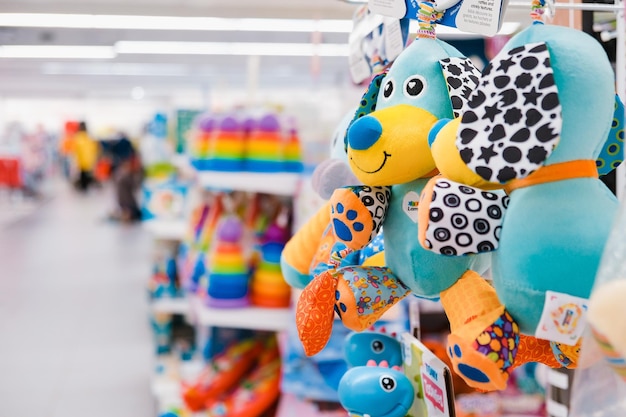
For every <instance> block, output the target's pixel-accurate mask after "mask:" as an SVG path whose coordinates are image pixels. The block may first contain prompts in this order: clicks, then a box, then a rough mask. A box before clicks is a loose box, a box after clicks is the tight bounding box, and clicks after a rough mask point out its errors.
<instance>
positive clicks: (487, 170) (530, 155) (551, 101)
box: [456, 43, 562, 184]
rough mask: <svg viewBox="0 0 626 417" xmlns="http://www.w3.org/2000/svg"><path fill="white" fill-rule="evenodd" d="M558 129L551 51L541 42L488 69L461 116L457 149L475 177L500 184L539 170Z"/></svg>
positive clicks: (504, 55) (559, 118)
mask: <svg viewBox="0 0 626 417" xmlns="http://www.w3.org/2000/svg"><path fill="white" fill-rule="evenodd" d="M561 126H562V115H561V103H560V101H559V93H558V90H557V86H556V84H555V82H554V73H553V69H552V66H551V63H550V52H549V51H548V47H547V45H546V44H545V43H533V44H528V45H524V46H520V47H517V48H514V49H512V50H510V51H508V52H507V53H502V54H500V55H498V57H496V59H495V60H494V61H492V62H491V63H489V65H487V67H486V68H485V70H484V71H483V74H482V76H481V79H480V85H479V87H478V88H477V89H476V90H475V91H474V92H473V94H472V96H471V98H470V100H469V102H468V103H467V108H466V111H464V112H463V116H462V119H461V124H460V126H459V130H458V134H457V135H458V136H457V141H456V145H457V148H458V149H459V152H460V155H461V159H462V160H463V162H465V164H467V166H468V167H469V168H470V169H472V170H473V171H474V172H475V173H476V174H478V175H479V176H481V177H482V178H483V179H485V180H487V181H490V182H496V183H501V184H504V183H506V182H508V181H510V180H513V179H516V178H518V179H519V178H525V177H527V176H528V175H530V174H531V173H533V172H534V171H535V170H537V169H538V168H539V167H541V166H542V165H543V163H544V162H545V160H546V159H547V158H548V157H549V156H550V154H551V153H552V151H553V150H554V148H555V147H556V145H557V144H558V141H559V139H560V133H561Z"/></svg>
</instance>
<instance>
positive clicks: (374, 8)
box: [368, 0, 407, 19]
mask: <svg viewBox="0 0 626 417" xmlns="http://www.w3.org/2000/svg"><path fill="white" fill-rule="evenodd" d="M368 6H369V10H370V12H372V13H375V14H379V15H382V16H388V17H393V18H396V19H402V18H403V17H406V13H407V7H406V3H405V0H369V1H368Z"/></svg>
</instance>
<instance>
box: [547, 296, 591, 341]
mask: <svg viewBox="0 0 626 417" xmlns="http://www.w3.org/2000/svg"><path fill="white" fill-rule="evenodd" d="M588 303H589V301H588V300H586V299H584V298H580V297H574V296H572V295H568V294H563V293H558V292H553V291H547V292H546V301H545V304H544V306H543V312H542V313H541V320H540V322H539V326H538V327H537V331H536V332H535V336H536V337H538V338H540V339H547V340H552V341H555V342H558V343H562V344H564V345H568V346H574V345H575V344H576V343H577V342H578V339H579V338H580V336H581V335H582V334H583V331H584V330H585V324H586V322H587V306H588Z"/></svg>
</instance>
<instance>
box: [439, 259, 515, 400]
mask: <svg viewBox="0 0 626 417" xmlns="http://www.w3.org/2000/svg"><path fill="white" fill-rule="evenodd" d="M441 303H442V304H443V308H444V310H445V311H446V314H447V315H448V319H449V320H450V327H451V334H450V336H449V337H448V355H449V356H450V360H451V361H452V366H453V367H454V369H455V371H456V372H457V373H458V374H459V375H460V376H461V377H462V378H463V379H464V380H465V382H466V383H467V384H468V385H470V386H471V387H474V388H477V389H481V390H484V391H493V390H502V389H504V388H506V383H507V380H508V378H509V374H510V372H511V370H512V369H513V363H514V362H515V357H516V355H517V348H518V345H519V328H518V326H517V323H515V321H514V320H513V318H512V317H511V316H510V315H509V313H508V312H506V310H505V309H504V306H503V305H502V304H501V303H500V301H499V300H498V297H497V295H496V292H495V290H494V288H493V287H492V286H491V285H489V284H488V283H487V282H486V281H485V280H484V279H483V278H482V277H481V276H480V275H478V274H477V273H476V272H474V271H467V272H466V273H465V274H464V275H463V276H462V277H461V279H460V280H459V281H457V282H456V283H455V284H454V285H453V286H452V287H450V288H449V289H447V290H446V291H444V292H442V293H441Z"/></svg>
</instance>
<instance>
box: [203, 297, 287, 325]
mask: <svg viewBox="0 0 626 417" xmlns="http://www.w3.org/2000/svg"><path fill="white" fill-rule="evenodd" d="M191 305H192V309H193V315H194V320H195V322H196V324H199V325H202V326H216V327H228V328H234V329H250V330H268V331H283V330H286V329H287V328H288V327H289V325H290V323H291V321H292V320H294V318H293V314H292V312H291V310H290V309H289V308H261V307H245V308H228V309H226V308H221V309H218V308H210V307H207V306H206V305H204V303H203V302H202V300H200V299H198V298H195V299H192V301H191Z"/></svg>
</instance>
